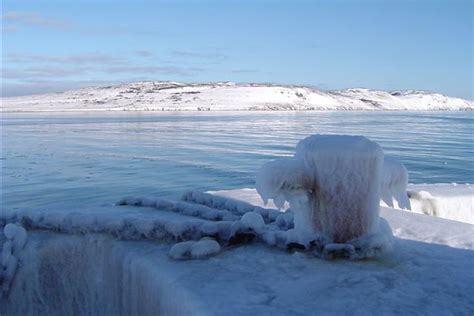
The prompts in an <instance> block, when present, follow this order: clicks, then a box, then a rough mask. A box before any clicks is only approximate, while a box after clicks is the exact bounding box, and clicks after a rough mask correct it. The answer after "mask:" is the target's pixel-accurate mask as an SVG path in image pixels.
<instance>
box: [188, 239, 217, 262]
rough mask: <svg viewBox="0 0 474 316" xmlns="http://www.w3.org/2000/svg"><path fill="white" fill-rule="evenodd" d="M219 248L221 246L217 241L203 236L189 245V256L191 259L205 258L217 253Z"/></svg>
mask: <svg viewBox="0 0 474 316" xmlns="http://www.w3.org/2000/svg"><path fill="white" fill-rule="evenodd" d="M220 250H221V246H220V245H219V243H218V242H217V241H215V240H213V239H206V238H203V239H201V240H200V241H198V242H195V243H194V244H193V245H192V246H191V257H192V258H193V259H200V258H206V257H209V256H212V255H215V254H217V253H218V252H219V251H220Z"/></svg>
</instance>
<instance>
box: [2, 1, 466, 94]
mask: <svg viewBox="0 0 474 316" xmlns="http://www.w3.org/2000/svg"><path fill="white" fill-rule="evenodd" d="M2 5H3V7H2V20H1V21H2V93H3V95H5V96H8V95H20V94H31V93H39V92H49V91H61V90H65V89H70V88H77V87H83V86H90V85H106V84H110V83H119V82H131V81H138V80H178V81H186V82H204V81H235V82H270V83H282V84H298V85H310V86H315V87H319V88H321V89H340V88H349V87H366V88H371V89H382V90H397V89H423V90H431V91H436V92H441V93H444V94H447V95H452V96H460V97H464V98H468V99H472V97H473V55H472V54H473V2H472V1H469V0H468V1H456V0H450V1H448V0H446V1H435V0H433V1H375V0H373V1H338V0H335V1H329V0H327V1H258V0H257V1H225V0H223V1H139V0H138V1H137V0H135V1H131V0H129V1H117V0H115V1H112V0H109V1H105V0H95V1H80V0H75V1H57V0H56V1H43V0H34V1H23V0H15V1H12V0H4V1H2Z"/></svg>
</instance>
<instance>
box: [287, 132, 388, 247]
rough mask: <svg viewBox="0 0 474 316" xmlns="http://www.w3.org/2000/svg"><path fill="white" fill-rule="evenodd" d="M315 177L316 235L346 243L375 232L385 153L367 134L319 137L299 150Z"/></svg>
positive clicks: (298, 156)
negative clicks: (317, 233)
mask: <svg viewBox="0 0 474 316" xmlns="http://www.w3.org/2000/svg"><path fill="white" fill-rule="evenodd" d="M295 158H296V159H301V160H302V161H303V163H304V168H305V170H306V172H307V173H309V177H310V178H312V179H313V183H312V188H311V192H310V193H309V201H308V206H309V208H310V209H309V212H310V214H309V218H311V219H312V221H311V225H312V228H313V229H314V231H316V232H319V233H321V234H322V235H323V236H325V237H326V238H329V240H331V241H332V242H336V243H344V242H348V241H351V240H353V239H356V238H359V237H361V236H364V235H366V234H370V233H373V232H374V230H375V229H376V228H377V224H378V219H379V201H380V181H381V174H382V164H383V152H382V149H381V148H380V147H379V146H378V145H377V144H376V143H374V142H372V141H370V140H368V139H367V138H365V137H362V136H335V135H314V136H310V137H307V138H305V139H303V140H302V141H301V142H299V143H298V145H297V147H296V154H295Z"/></svg>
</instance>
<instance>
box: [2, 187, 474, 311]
mask: <svg viewBox="0 0 474 316" xmlns="http://www.w3.org/2000/svg"><path fill="white" fill-rule="evenodd" d="M218 194H219V195H221V196H222V195H225V196H226V197H232V199H233V200H229V199H227V198H221V199H220V200H219V199H217V200H212V199H208V202H209V203H210V201H220V202H219V203H228V204H229V205H230V204H231V205H234V206H235V208H234V209H233V210H234V212H235V213H237V212H243V213H245V212H247V211H251V212H253V213H256V211H258V210H260V212H261V213H263V214H264V215H265V213H266V216H262V217H264V218H265V217H266V218H267V219H269V218H270V217H274V215H272V214H273V212H272V211H267V212H265V209H263V208H261V207H259V206H258V205H253V204H255V203H253V201H255V202H258V200H257V196H256V193H255V191H254V190H251V189H247V190H245V189H244V190H235V191H225V192H222V191H221V192H219V193H218ZM239 199H240V200H244V201H246V202H240V203H239V202H235V200H239ZM139 201H142V203H141V204H142V205H141V206H138V205H137V206H122V207H117V206H111V207H101V208H97V209H87V210H84V209H82V210H69V211H68V210H56V211H54V210H48V211H44V212H39V211H34V210H31V211H26V210H25V211H21V212H15V214H13V213H9V212H1V213H0V214H1V215H0V219H1V221H2V223H3V224H2V225H4V224H5V223H6V222H10V221H18V220H19V218H20V217H21V218H23V219H24V220H23V223H24V224H25V223H26V222H28V220H26V218H30V221H38V223H40V222H41V223H43V225H45V226H43V227H42V228H41V227H39V226H36V228H33V225H32V224H33V223H32V222H30V226H29V227H27V228H28V243H27V245H26V247H25V248H24V251H22V252H21V254H20V255H19V262H20V264H19V268H18V271H17V274H16V277H15V280H14V282H13V284H12V287H11V291H10V294H9V296H8V297H7V298H6V300H5V301H4V302H2V304H0V306H1V307H0V312H1V313H2V314H31V313H47V314H74V313H76V314H77V313H83V314H84V313H85V314H88V313H90V314H107V313H109V314H117V313H122V314H157V313H158V314H160V313H161V314H195V315H199V314H222V313H228V314H230V315H255V314H258V315H270V314H276V315H282V314H291V313H300V314H314V313H315V311H317V312H318V313H321V314H341V313H342V314H343V313H346V312H347V311H348V310H350V311H351V312H353V313H355V314H367V313H369V312H370V313H375V312H377V313H386V314H387V313H394V312H398V313H401V314H469V313H470V312H471V311H472V310H473V309H474V298H473V297H472V295H470V293H472V292H473V290H474V288H473V285H472V284H474V279H473V276H472V273H471V269H472V262H473V261H474V251H473V249H474V246H473V244H474V234H472V231H473V226H472V225H469V224H464V223H459V222H454V221H449V220H444V219H440V218H435V217H430V216H425V215H419V214H413V213H409V212H406V211H398V210H394V209H389V208H382V210H381V215H382V217H383V218H385V219H386V220H387V221H388V222H389V224H390V226H391V228H392V230H393V232H394V235H395V236H396V237H397V238H395V241H394V251H393V252H392V253H391V254H388V255H386V256H384V257H382V258H379V259H377V260H368V261H345V260H339V261H333V262H327V261H324V260H319V259H317V258H315V257H314V256H312V255H310V254H306V253H301V252H287V251H284V250H281V249H278V248H276V247H268V246H266V245H264V244H261V243H250V244H247V245H244V246H241V247H230V248H226V249H225V250H224V251H222V252H221V253H219V254H218V255H216V256H214V257H211V258H208V259H205V260H186V261H176V260H172V259H171V258H170V257H169V256H168V252H169V250H170V249H171V247H172V245H173V244H174V242H175V240H176V237H174V236H173V234H164V235H160V234H157V232H158V230H157V229H156V228H159V227H163V228H165V230H166V231H176V229H177V227H181V228H182V229H183V230H181V232H186V229H185V228H186V227H191V226H192V225H191V226H187V224H180V225H179V224H178V223H182V220H183V217H185V216H188V215H184V214H182V213H179V212H175V211H172V210H173V209H170V210H169V211H158V210H157V209H155V208H152V207H150V206H146V205H143V201H150V200H145V199H142V200H138V199H135V202H136V203H137V204H140V203H139ZM229 201H230V202H229ZM202 202H205V201H202ZM247 202H251V203H247ZM216 203H217V204H216V205H214V206H216V207H217V206H219V205H222V204H219V203H218V202H216ZM176 207H177V208H178V209H179V207H178V206H176ZM208 207H212V205H211V206H208ZM174 209H176V208H174ZM199 210H200V211H196V212H197V213H193V214H194V215H193V217H192V218H188V219H187V220H188V221H187V222H189V221H191V222H193V223H196V222H199V223H206V221H208V220H204V219H202V218H196V216H200V215H202V216H212V214H208V215H204V214H206V213H205V212H204V211H205V209H204V208H199ZM235 213H234V215H235ZM225 215H226V214H224V213H221V216H225ZM33 216H35V217H33ZM48 223H49V225H50V226H49V227H47V225H46V224H48ZM54 223H56V224H55V225H53V224H54ZM147 223H148V226H147V225H145V224H147ZM102 224H104V225H105V224H107V225H110V226H109V227H110V228H112V227H115V228H116V229H117V228H120V227H122V228H121V230H120V229H118V230H116V231H115V232H116V233H115V234H114V233H110V232H108V231H107V230H104V231H102V233H100V234H99V232H100V230H99V229H96V231H95V232H94V231H93V230H91V229H86V228H87V227H89V228H91V227H96V228H97V227H99V225H102ZM162 224H165V225H162ZM114 225H115V226H114ZM174 225H178V226H174ZM199 225H201V224H199ZM26 226H27V225H26ZM26 226H25V227H26ZM61 227H63V228H61ZM65 227H68V228H69V229H71V230H70V231H65V230H61V229H64V228H65ZM166 227H167V228H166ZM140 230H143V231H142V232H148V235H147V234H145V233H143V234H142V233H138V232H139V231H140ZM54 231H57V232H56V233H55V232H54ZM61 231H62V232H63V233H59V232H61ZM118 232H121V233H123V234H122V235H120V234H118ZM153 236H155V237H153ZM119 238H121V239H131V240H129V241H127V240H118V239H119ZM440 271H442V273H440Z"/></svg>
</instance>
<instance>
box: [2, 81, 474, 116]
mask: <svg viewBox="0 0 474 316" xmlns="http://www.w3.org/2000/svg"><path fill="white" fill-rule="evenodd" d="M1 108H2V111H4V112H18V111H20V112H23V111H196V110H198V111H208V110H213V111H214V110H218V111H222V110H229V111H231V110H263V111H282V110H303V111H304V110H357V111H370V110H389V111H390V110H392V111H393V110H412V111H427V110H454V111H458V110H473V109H474V102H473V101H468V100H463V99H460V98H454V97H448V96H445V95H442V94H438V93H431V92H426V91H413V90H410V91H408V90H407V91H393V92H386V91H376V90H369V89H346V90H335V91H322V90H317V89H314V88H309V87H295V86H279V85H264V84H234V83H229V82H224V83H204V84H186V83H178V82H157V81H155V82H137V83H131V84H122V85H115V86H107V87H91V88H84V89H79V90H72V91H67V92H61V93H50V94H43V95H32V96H22V97H8V98H2V106H1Z"/></svg>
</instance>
